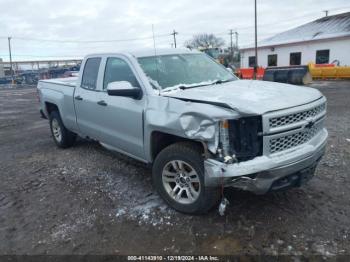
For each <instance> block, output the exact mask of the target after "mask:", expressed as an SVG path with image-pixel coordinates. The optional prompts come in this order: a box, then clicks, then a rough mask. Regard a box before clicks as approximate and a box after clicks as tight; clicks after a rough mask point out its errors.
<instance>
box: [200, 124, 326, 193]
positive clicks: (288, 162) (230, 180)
mask: <svg viewBox="0 0 350 262" xmlns="http://www.w3.org/2000/svg"><path fill="white" fill-rule="evenodd" d="M327 137H328V132H327V130H326V129H322V130H321V131H320V132H319V133H318V134H317V135H316V136H315V137H313V138H312V139H311V140H310V141H308V142H307V143H306V144H303V145H300V146H298V147H295V148H292V149H289V150H285V151H283V152H280V153H277V154H272V155H269V156H260V157H256V158H254V159H253V160H249V161H245V162H240V163H234V164H224V163H222V162H219V161H216V160H214V159H207V160H206V161H205V162H204V168H205V184H206V186H220V185H224V186H225V187H229V186H231V187H235V188H239V189H243V190H247V191H251V192H253V193H255V194H265V193H266V192H268V191H269V190H270V189H271V188H272V186H273V184H274V183H275V182H277V181H279V180H281V179H283V178H287V177H288V176H290V175H293V174H297V173H298V172H300V171H303V170H305V169H307V168H311V169H310V170H311V171H312V170H314V167H315V166H316V165H317V163H318V161H319V160H320V159H321V157H322V156H323V154H324V152H325V148H326V141H327ZM311 171H310V172H311Z"/></svg>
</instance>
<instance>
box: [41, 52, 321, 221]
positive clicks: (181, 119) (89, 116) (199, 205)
mask: <svg viewBox="0 0 350 262" xmlns="http://www.w3.org/2000/svg"><path fill="white" fill-rule="evenodd" d="M38 93H39V98H40V104H41V113H42V115H43V116H44V117H46V118H48V119H49V122H50V127H51V132H52V136H53V139H54V141H55V143H56V144H57V146H59V147H62V148H67V147H69V146H72V145H73V144H74V141H75V139H76V136H77V135H79V136H80V137H83V138H90V139H93V140H96V141H99V142H100V143H101V145H102V146H104V147H106V148H108V149H110V150H115V151H118V152H121V153H124V154H126V155H128V156H130V157H133V158H135V159H138V160H140V161H142V162H145V163H149V164H152V169H153V170H152V174H153V183H154V186H155V188H156V189H157V191H158V193H159V195H160V196H161V197H162V198H163V199H164V200H165V201H166V202H167V203H168V204H169V205H170V206H171V207H173V208H175V209H176V210H178V211H181V212H184V213H191V214H195V213H203V212H206V211H208V210H209V209H211V208H212V207H214V206H215V205H217V204H218V200H219V198H220V192H222V189H223V188H224V187H234V188H238V189H242V190H247V191H250V192H253V193H255V194H265V193H267V192H269V191H275V190H281V189H286V188H290V187H294V186H300V185H301V184H303V183H304V182H306V181H308V180H309V179H310V178H311V177H312V176H313V174H314V172H315V168H316V165H317V163H318V162H319V160H320V158H321V157H322V155H323V154H324V151H325V146H326V140H327V136H328V133H327V130H326V129H325V127H324V122H325V116H326V98H325V97H324V96H323V95H322V94H321V93H320V92H319V91H317V90H315V89H312V88H309V87H300V86H293V85H287V84H280V83H273V82H264V81H250V80H239V79H238V78H236V77H235V76H234V75H233V74H232V72H229V71H228V70H227V69H226V68H224V67H223V66H221V65H220V64H218V63H216V62H215V61H214V60H212V59H211V58H210V57H208V56H207V55H205V54H203V53H200V52H197V51H189V50H181V49H167V50H157V52H156V53H155V52H154V50H151V51H139V52H130V53H108V54H93V55H89V56H87V57H86V58H85V59H84V60H83V63H82V67H81V70H80V74H79V76H78V77H76V78H65V79H54V80H41V81H39V84H38Z"/></svg>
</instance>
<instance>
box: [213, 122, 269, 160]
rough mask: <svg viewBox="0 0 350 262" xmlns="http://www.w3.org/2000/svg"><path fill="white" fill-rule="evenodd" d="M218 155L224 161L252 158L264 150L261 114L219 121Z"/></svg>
mask: <svg viewBox="0 0 350 262" xmlns="http://www.w3.org/2000/svg"><path fill="white" fill-rule="evenodd" d="M218 139H219V143H218V157H219V159H220V160H221V161H222V162H225V163H234V162H241V161H247V160H251V159H253V158H255V157H257V156H261V155H262V152H263V135H262V120H261V116H250V117H244V118H239V119H229V120H223V121H220V122H219V135H218Z"/></svg>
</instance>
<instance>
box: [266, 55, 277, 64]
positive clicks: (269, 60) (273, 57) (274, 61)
mask: <svg viewBox="0 0 350 262" xmlns="http://www.w3.org/2000/svg"><path fill="white" fill-rule="evenodd" d="M267 65H268V66H277V55H276V54H274V55H268V56H267Z"/></svg>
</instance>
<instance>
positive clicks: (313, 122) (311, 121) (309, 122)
mask: <svg viewBox="0 0 350 262" xmlns="http://www.w3.org/2000/svg"><path fill="white" fill-rule="evenodd" d="M314 124H315V121H313V120H309V121H308V122H307V124H306V125H305V128H308V129H310V128H311V127H313V126H314Z"/></svg>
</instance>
